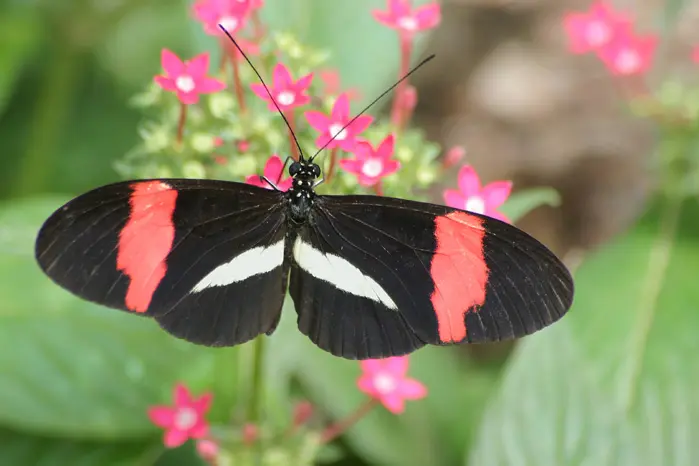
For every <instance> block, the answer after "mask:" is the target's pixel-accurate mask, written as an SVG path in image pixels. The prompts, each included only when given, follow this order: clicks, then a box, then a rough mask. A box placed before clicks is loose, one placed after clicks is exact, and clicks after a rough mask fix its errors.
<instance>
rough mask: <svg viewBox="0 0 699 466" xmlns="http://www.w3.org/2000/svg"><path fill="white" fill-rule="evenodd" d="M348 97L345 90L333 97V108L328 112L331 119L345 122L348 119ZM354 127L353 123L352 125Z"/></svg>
mask: <svg viewBox="0 0 699 466" xmlns="http://www.w3.org/2000/svg"><path fill="white" fill-rule="evenodd" d="M349 110H350V108H349V97H348V96H347V93H346V92H343V93H342V94H340V95H339V96H338V98H337V99H335V103H334V104H333V109H332V111H331V112H330V116H331V119H332V120H333V121H337V122H342V123H346V122H347V121H349ZM352 126H353V127H354V124H353V125H352Z"/></svg>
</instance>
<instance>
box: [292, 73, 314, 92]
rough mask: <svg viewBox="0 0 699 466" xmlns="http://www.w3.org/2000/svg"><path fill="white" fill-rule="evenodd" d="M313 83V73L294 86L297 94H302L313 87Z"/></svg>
mask: <svg viewBox="0 0 699 466" xmlns="http://www.w3.org/2000/svg"><path fill="white" fill-rule="evenodd" d="M312 81H313V73H308V74H307V75H306V76H304V77H302V78H301V79H299V80H298V81H296V82H295V83H294V84H293V88H294V90H295V91H296V92H298V93H302V92H303V91H305V90H306V89H308V87H309V86H310V85H311V82H312Z"/></svg>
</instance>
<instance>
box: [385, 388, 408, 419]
mask: <svg viewBox="0 0 699 466" xmlns="http://www.w3.org/2000/svg"><path fill="white" fill-rule="evenodd" d="M381 403H382V404H383V405H384V406H385V407H386V409H387V410H389V411H390V412H392V413H393V414H400V413H402V412H403V411H405V401H404V400H403V397H401V396H400V395H399V394H397V393H391V394H388V395H385V396H383V397H381Z"/></svg>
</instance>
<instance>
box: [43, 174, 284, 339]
mask: <svg viewBox="0 0 699 466" xmlns="http://www.w3.org/2000/svg"><path fill="white" fill-rule="evenodd" d="M285 235H286V223H285V211H284V209H283V204H282V202H281V194H280V193H276V192H273V191H269V190H265V189H261V188H257V187H254V186H248V185H244V184H240V183H229V182H222V181H210V180H187V179H180V180H142V181H130V182H125V183H117V184H113V185H108V186H104V187H101V188H98V189H95V190H93V191H90V192H88V193H86V194H84V195H82V196H80V197H78V198H76V199H74V200H73V201H71V202H69V203H68V204H66V205H65V206H63V207H62V208H60V209H59V210H57V211H56V212H55V213H54V214H53V215H52V216H51V217H50V218H49V219H48V220H47V221H46V223H45V224H44V226H43V227H42V229H41V231H40V232H39V236H38V238H37V243H36V255H37V259H38V261H39V264H40V265H41V267H42V269H43V270H44V271H45V272H46V274H47V275H49V277H51V278H52V279H53V280H54V281H55V282H57V283H58V284H60V285H61V286H63V287H64V288H66V289H68V290H69V291H71V292H73V293H75V294H77V295H78V296H80V297H83V298H85V299H88V300H91V301H94V302H97V303H100V304H104V305H106V306H110V307H113V308H117V309H122V310H126V311H129V312H132V313H135V314H141V315H146V316H149V317H153V318H155V319H156V320H157V321H158V323H159V324H160V325H161V326H162V327H163V328H164V329H165V330H167V331H168V332H170V333H172V334H174V335H176V336H178V337H181V338H184V339H187V340H189V341H192V342H195V343H201V344H205V345H214V346H221V345H234V344H238V343H242V342H244V341H247V340H250V339H251V338H254V337H255V336H256V335H258V334H260V333H264V332H271V331H272V330H274V327H275V326H276V323H277V322H278V319H279V314H280V312H281V306H282V302H283V296H284V294H285V290H286V286H287V273H288V269H287V268H286V266H285V264H284V257H285V255H284V240H285Z"/></svg>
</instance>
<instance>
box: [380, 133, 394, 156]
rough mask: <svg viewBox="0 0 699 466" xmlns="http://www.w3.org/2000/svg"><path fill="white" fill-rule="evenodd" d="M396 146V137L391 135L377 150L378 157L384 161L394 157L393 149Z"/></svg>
mask: <svg viewBox="0 0 699 466" xmlns="http://www.w3.org/2000/svg"><path fill="white" fill-rule="evenodd" d="M394 144H395V136H394V135H393V133H391V134H389V135H388V136H386V137H385V138H384V140H383V141H381V144H379V147H377V148H376V155H377V156H379V157H381V158H382V159H383V160H388V159H389V158H391V156H392V155H393V147H394Z"/></svg>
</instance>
